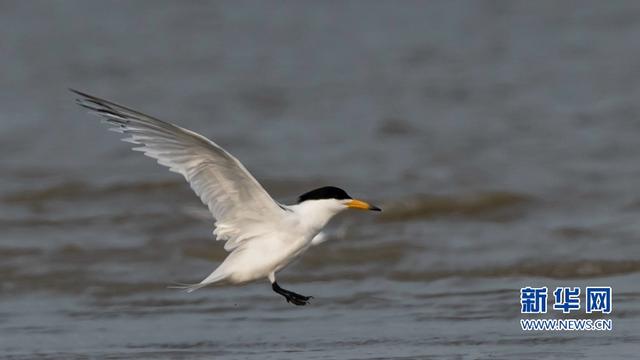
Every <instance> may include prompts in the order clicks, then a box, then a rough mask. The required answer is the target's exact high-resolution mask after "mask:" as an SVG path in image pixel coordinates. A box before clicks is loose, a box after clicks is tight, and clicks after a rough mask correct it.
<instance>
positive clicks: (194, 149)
mask: <svg viewBox="0 0 640 360" xmlns="http://www.w3.org/2000/svg"><path fill="white" fill-rule="evenodd" d="M71 91H72V92H74V93H75V94H77V95H78V96H79V98H78V99H77V102H78V104H79V105H80V106H82V107H84V108H87V109H89V110H90V111H91V112H93V113H96V114H98V115H100V116H101V117H102V118H103V122H106V123H108V124H109V125H111V128H110V129H109V130H112V131H115V132H118V133H122V134H125V135H127V137H125V138H123V139H122V140H123V141H126V142H129V143H132V144H136V145H141V146H138V147H134V148H133V150H134V151H140V152H143V153H144V154H145V155H147V156H149V157H151V158H154V159H156V160H157V162H158V163H159V164H161V165H164V166H166V167H168V168H169V170H171V171H173V172H176V173H179V174H182V175H183V176H184V177H185V179H186V180H187V181H188V182H189V184H190V186H191V188H192V189H193V191H194V192H195V193H196V194H197V195H198V196H199V197H200V199H201V200H202V202H203V203H204V204H205V205H207V206H208V208H209V211H210V212H211V214H212V215H213V217H214V218H215V219H216V229H215V230H214V232H213V233H214V235H216V237H217V239H218V240H225V241H227V243H226V244H225V249H226V250H228V251H232V250H233V249H235V248H237V247H238V246H239V245H240V244H241V243H243V242H245V241H247V240H249V239H251V238H255V237H257V236H259V235H260V234H261V233H262V232H264V231H265V224H274V222H275V221H274V220H277V219H278V218H279V217H282V216H283V210H282V208H281V205H279V204H278V203H277V202H275V201H274V200H273V199H272V198H271V196H270V195H269V194H268V193H267V191H266V190H265V189H264V188H263V187H262V186H261V185H260V183H258V181H257V180H256V179H255V178H254V177H253V176H252V175H251V174H250V173H249V171H248V170H247V169H246V168H245V167H244V165H242V163H240V161H238V159H236V158H235V157H234V156H233V155H231V154H229V153H228V152H227V151H226V150H224V149H223V148H221V147H220V146H218V145H217V144H216V143H214V142H213V141H211V140H209V139H207V138H205V137H204V136H202V135H200V134H197V133H195V132H193V131H191V130H188V129H184V128H181V127H179V126H177V125H174V124H171V123H168V122H165V121H162V120H159V119H157V118H154V117H151V116H149V115H145V114H143V113H141V112H138V111H135V110H132V109H129V108H127V107H124V106H121V105H118V104H115V103H113V102H110V101H107V100H104V99H100V98H98V97H95V96H92V95H89V94H85V93H83V92H80V91H77V90H71Z"/></svg>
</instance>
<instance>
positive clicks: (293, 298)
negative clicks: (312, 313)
mask: <svg viewBox="0 0 640 360" xmlns="http://www.w3.org/2000/svg"><path fill="white" fill-rule="evenodd" d="M271 288H272V289H273V291H275V292H277V293H278V294H280V295H282V296H284V298H285V299H286V300H287V302H288V303H292V304H294V305H298V306H304V305H307V304H308V303H309V300H311V299H313V296H304V295H300V294H296V293H294V292H293V291H289V290H285V289H283V288H281V287H280V286H279V285H278V283H276V282H274V283H273V284H271Z"/></svg>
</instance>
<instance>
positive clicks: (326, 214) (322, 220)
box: [289, 199, 346, 235]
mask: <svg viewBox="0 0 640 360" xmlns="http://www.w3.org/2000/svg"><path fill="white" fill-rule="evenodd" d="M289 208H290V209H291V210H292V211H293V212H294V213H295V214H296V215H298V216H299V217H300V223H301V224H302V225H303V226H304V227H305V228H307V229H308V230H309V231H310V232H312V233H313V234H314V235H315V234H317V233H318V232H320V230H322V228H324V227H325V225H327V223H328V222H329V220H331V218H332V217H334V216H335V215H336V214H338V213H339V212H341V211H343V210H345V209H346V206H344V204H342V202H341V201H340V200H335V199H322V200H307V201H303V202H301V203H300V204H296V205H291V206H289Z"/></svg>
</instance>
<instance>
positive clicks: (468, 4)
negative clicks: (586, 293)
mask: <svg viewBox="0 0 640 360" xmlns="http://www.w3.org/2000/svg"><path fill="white" fill-rule="evenodd" d="M639 38H640V3H638V2H635V1H615V2H605V1H562V2H557V1H535V2H534V1H428V2H427V1H402V2H393V1H349V2H337V1H327V2H311V1H271V2H259V1H215V2H213V1H189V2H187V1H184V2H179V1H136V2H133V1H61V0H60V1H0V48H1V49H2V50H1V52H0V53H1V55H0V64H1V69H2V70H1V71H0V84H1V86H2V91H0V153H1V155H0V169H1V170H2V173H1V175H0V230H1V232H0V281H1V283H0V284H1V285H0V357H10V358H13V359H34V358H65V359H75V358H87V357H89V358H154V359H165V358H189V359H193V358H203V359H204V358H212V357H216V358H225V357H227V358H251V359H302V358H307V359H330V358H341V359H346V358H350V359H373V358H376V359H377V358H381V359H382V358H384V359H389V358H403V359H408V358H459V359H471V358H506V359H516V358H518V359H528V358H536V359H540V358H563V359H566V358H583V357H589V356H593V357H598V358H632V357H635V356H637V352H636V351H637V349H638V343H639V342H640V336H639V335H638V334H639V330H640V325H639V323H640V306H639V305H640V291H639V290H638V283H640V260H639V259H638V254H639V253H640V243H639V242H638V239H639V238H640V223H639V222H638V221H637V219H638V216H640V195H639V194H640V182H639V181H638V179H639V178H640V162H639V161H638V158H639V157H640V146H639V145H638V144H639V140H638V139H639V137H640V102H639V101H638V99H639V98H640V71H639V70H638V69H640V47H638V46H637V45H638V39H639ZM70 87H71V88H76V89H78V90H81V91H86V92H88V93H91V94H95V95H97V96H100V97H104V98H107V99H110V100H113V101H115V102H118V103H121V104H123V105H126V106H129V107H133V108H135V109H138V110H140V111H142V112H145V113H148V114H151V115H155V116H157V117H159V118H161V119H164V120H167V121H170V122H175V123H177V124H179V125H181V126H183V127H186V128H189V129H192V130H194V131H196V132H199V133H201V134H203V135H205V136H207V137H209V138H211V139H212V140H214V141H216V142H217V143H218V144H220V145H222V146H223V147H225V148H226V149H227V150H229V151H230V152H231V153H233V154H234V155H236V156H237V157H238V158H239V159H240V160H241V161H242V162H243V163H244V164H245V165H246V166H247V167H248V168H249V170H251V171H252V173H253V174H254V175H255V176H256V178H258V180H259V181H261V182H262V183H263V184H264V186H265V187H266V188H267V190H268V191H269V192H270V193H272V194H273V195H274V197H275V198H276V199H278V200H279V201H282V202H284V203H291V202H295V199H296V197H297V196H298V195H299V194H301V193H303V192H305V191H307V190H309V189H313V188H315V187H318V186H324V185H336V186H340V187H342V188H344V189H346V190H347V191H348V192H349V193H350V194H352V195H353V196H357V197H360V198H364V199H368V200H371V201H372V202H373V203H375V204H380V206H381V207H383V208H384V210H385V211H384V212H383V213H381V214H380V215H379V216H376V214H347V215H345V216H342V217H340V218H339V219H336V220H335V221H334V222H333V223H332V224H331V227H330V229H329V233H330V239H329V241H327V242H326V243H324V244H322V245H321V246H319V247H317V248H314V249H312V251H310V252H308V253H307V254H306V255H305V256H304V257H303V258H302V259H301V260H300V261H298V262H297V263H296V264H294V265H292V266H290V267H289V268H287V269H286V270H284V271H283V272H282V273H281V275H280V279H281V280H280V282H281V283H282V285H283V286H284V287H285V288H287V289H291V290H294V291H297V292H300V293H302V294H305V295H313V296H314V301H313V303H312V305H310V306H307V307H304V308H298V307H293V306H291V305H288V304H286V303H285V302H284V300H283V299H282V297H280V296H278V295H276V294H274V293H273V292H272V291H271V289H270V287H269V284H268V283H267V282H266V281H264V282H258V283H254V284H250V285H247V286H244V287H227V288H205V289H203V290H200V291H197V292H195V293H192V294H185V293H183V292H180V291H176V290H172V289H167V288H166V286H167V285H169V284H171V283H172V282H175V281H179V282H197V281H199V280H201V279H202V278H203V277H205V276H206V275H208V274H209V273H210V272H211V271H212V270H213V269H214V268H215V266H216V265H217V264H218V263H219V262H220V261H221V260H222V259H223V258H224V257H225V255H226V253H225V252H224V250H223V249H222V246H223V244H222V243H218V242H215V241H214V240H213V237H212V235H211V231H212V230H213V220H212V219H211V218H210V217H209V215H208V213H207V212H206V209H205V208H204V206H202V205H201V204H200V202H199V200H198V199H197V197H196V196H195V195H193V194H192V193H191V191H190V189H189V187H188V186H187V184H186V183H185V182H184V180H183V179H182V178H181V177H180V176H178V175H176V174H173V173H170V172H169V171H167V170H166V169H165V168H162V167H160V166H158V165H157V164H155V163H154V161H152V160H150V159H148V158H146V157H144V156H142V155H141V154H139V153H133V152H131V151H130V150H129V146H128V145H127V144H125V143H122V142H120V141H119V140H118V139H119V138H118V136H117V135H115V134H112V133H109V132H106V131H105V127H104V126H102V125H100V124H99V121H98V119H97V118H96V117H93V116H92V115H88V114H86V113H85V112H84V111H83V110H82V109H80V108H79V107H77V106H76V105H75V104H74V101H73V100H74V97H73V96H72V94H71V93H69V92H68V91H67V88H70ZM528 285H532V286H548V287H550V288H552V287H555V286H587V285H593V286H612V287H613V292H614V297H613V299H614V300H613V301H614V303H613V306H614V311H613V313H612V314H611V316H609V318H611V319H613V321H614V330H613V331H611V332H593V333H586V332H573V333H572V332H563V333H526V332H523V331H521V329H520V324H519V319H520V317H521V315H520V311H519V310H520V305H519V301H520V300H519V290H520V288H521V287H523V286H528ZM571 315H573V316H571V317H584V316H585V314H584V311H583V310H581V311H580V312H579V313H577V314H576V313H573V314H571ZM556 316H560V315H558V314H557V313H556V312H553V311H550V314H548V316H547V317H556ZM595 317H597V316H595Z"/></svg>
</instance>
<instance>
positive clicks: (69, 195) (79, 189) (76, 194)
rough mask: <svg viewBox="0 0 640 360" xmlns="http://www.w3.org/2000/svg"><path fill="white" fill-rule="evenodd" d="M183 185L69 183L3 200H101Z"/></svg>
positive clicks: (166, 183)
mask: <svg viewBox="0 0 640 360" xmlns="http://www.w3.org/2000/svg"><path fill="white" fill-rule="evenodd" d="M181 185H183V182H179V181H157V182H136V183H119V184H113V185H108V186H93V185H89V184H87V183H84V182H78V181H69V182H65V183H62V184H57V185H53V186H49V187H47V188H44V189H39V190H30V191H19V192H15V193H13V194H9V195H6V196H4V197H3V199H2V200H3V201H4V202H6V203H11V204H24V203H26V204H30V203H41V202H46V201H53V200H73V199H82V198H99V197H105V196H112V195H118V194H131V193H136V194H141V193H152V192H156V191H160V190H167V189H175V188H178V187H180V186H181Z"/></svg>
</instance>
